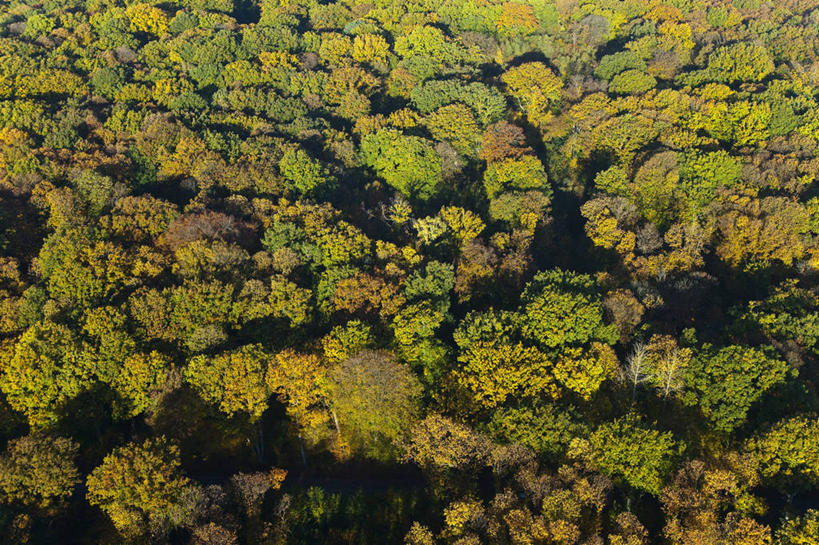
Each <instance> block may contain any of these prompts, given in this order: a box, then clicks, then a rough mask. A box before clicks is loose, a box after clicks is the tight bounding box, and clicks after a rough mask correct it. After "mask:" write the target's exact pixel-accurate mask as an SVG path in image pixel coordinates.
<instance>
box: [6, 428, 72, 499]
mask: <svg viewBox="0 0 819 545" xmlns="http://www.w3.org/2000/svg"><path fill="white" fill-rule="evenodd" d="M78 450H79V445H78V444H77V443H76V442H74V441H72V440H71V439H66V438H63V437H52V436H48V435H41V434H34V435H27V436H25V437H21V438H19V439H13V440H11V441H9V443H8V445H7V446H6V451H5V453H3V455H2V456H0V498H2V499H3V500H5V502H6V503H10V502H15V503H20V504H23V505H32V506H37V507H40V508H45V507H48V506H50V505H52V504H54V503H60V502H63V501H65V500H67V499H68V498H69V497H70V496H71V495H72V494H73V493H74V488H75V487H76V486H77V484H79V482H80V474H79V472H78V471H77V466H76V465H75V459H76V457H77V452H78Z"/></svg>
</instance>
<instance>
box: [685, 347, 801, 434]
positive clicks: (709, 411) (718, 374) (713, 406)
mask: <svg viewBox="0 0 819 545" xmlns="http://www.w3.org/2000/svg"><path fill="white" fill-rule="evenodd" d="M788 372H789V371H788V364H787V363H785V362H784V361H782V360H780V359H778V358H776V357H774V356H773V355H772V354H771V353H770V351H766V350H760V349H757V348H751V347H748V346H726V347H723V348H719V349H717V348H715V347H713V346H711V345H704V346H703V347H702V349H701V350H699V351H697V352H696V353H695V356H694V358H693V359H692V360H691V362H690V363H689V364H688V365H687V366H686V367H685V370H684V371H683V381H684V383H685V385H686V386H685V391H684V392H683V394H682V401H683V403H685V404H686V405H689V406H693V407H699V408H700V410H701V411H702V414H703V415H704V416H705V417H706V418H707V419H708V420H709V421H710V422H711V425H712V426H713V427H714V429H715V430H717V431H720V432H731V431H733V430H734V429H736V428H737V427H738V426H740V425H742V423H743V422H745V418H746V416H747V414H748V410H749V409H750V408H751V405H753V403H754V402H756V401H757V400H759V399H760V398H761V397H762V396H763V395H764V394H765V392H766V391H767V390H769V389H770V388H772V387H773V386H775V385H776V384H779V383H781V382H783V381H784V380H785V377H786V376H787V375H788Z"/></svg>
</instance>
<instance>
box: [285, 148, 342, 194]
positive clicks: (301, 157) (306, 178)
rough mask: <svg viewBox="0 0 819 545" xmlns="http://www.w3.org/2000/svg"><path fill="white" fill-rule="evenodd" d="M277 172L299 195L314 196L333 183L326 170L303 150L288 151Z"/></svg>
mask: <svg viewBox="0 0 819 545" xmlns="http://www.w3.org/2000/svg"><path fill="white" fill-rule="evenodd" d="M279 172H281V174H282V176H283V177H284V179H285V180H287V182H288V185H289V186H290V188H291V189H292V190H293V191H295V192H296V193H298V194H299V195H302V196H304V195H315V194H316V193H318V192H320V191H323V190H326V189H327V188H328V187H329V186H331V185H332V184H333V182H334V180H333V178H332V176H331V175H330V174H329V173H328V172H327V169H326V168H325V167H324V166H323V165H322V164H321V163H320V162H318V161H317V160H315V159H313V158H312V157H310V156H309V155H307V153H305V152H304V150H301V149H289V150H287V151H286V152H285V153H284V156H283V157H282V159H281V161H280V162H279Z"/></svg>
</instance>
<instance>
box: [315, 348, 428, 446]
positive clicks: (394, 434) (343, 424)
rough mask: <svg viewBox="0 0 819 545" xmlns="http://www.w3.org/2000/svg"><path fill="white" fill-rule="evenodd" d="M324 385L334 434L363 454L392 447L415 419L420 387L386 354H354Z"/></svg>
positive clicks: (403, 366) (403, 365)
mask: <svg viewBox="0 0 819 545" xmlns="http://www.w3.org/2000/svg"><path fill="white" fill-rule="evenodd" d="M328 381H329V391H330V407H331V408H332V410H333V412H334V415H333V417H334V418H336V419H337V425H338V427H339V430H340V431H339V433H341V435H342V437H349V438H350V441H351V442H352V443H353V444H354V446H356V447H359V448H361V449H362V450H364V451H365V452H370V453H376V452H378V448H379V447H383V445H378V443H379V442H380V441H383V440H386V441H388V442H395V441H397V440H398V439H400V438H401V437H402V436H403V434H404V433H405V432H406V430H407V429H408V428H409V426H410V425H411V424H412V422H413V420H414V419H415V416H416V414H417V410H418V400H419V397H420V394H421V386H420V384H419V383H418V379H416V378H415V375H413V373H412V371H411V370H410V369H409V367H408V366H406V365H405V364H401V363H399V362H397V361H396V360H395V358H394V357H393V356H392V355H391V354H389V353H387V352H383V351H374V350H364V351H362V352H359V353H358V354H357V355H355V356H353V357H351V358H348V359H346V360H344V361H342V362H340V363H338V364H336V365H335V366H334V367H332V368H331V369H330V372H329V374H328ZM372 443H376V444H372Z"/></svg>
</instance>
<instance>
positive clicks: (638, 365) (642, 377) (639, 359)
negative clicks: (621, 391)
mask: <svg viewBox="0 0 819 545" xmlns="http://www.w3.org/2000/svg"><path fill="white" fill-rule="evenodd" d="M620 374H621V376H622V378H623V379H624V380H625V381H626V382H627V383H629V384H631V402H632V403H634V400H635V398H636V397H637V387H638V386H640V385H641V384H644V383H646V382H648V381H649V380H651V374H650V373H649V362H648V351H647V350H646V346H645V344H643V343H642V342H637V343H634V345H633V346H632V348H631V353H630V354H629V355H628V357H627V358H626V365H625V366H624V367H623V368H621V369H620Z"/></svg>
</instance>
